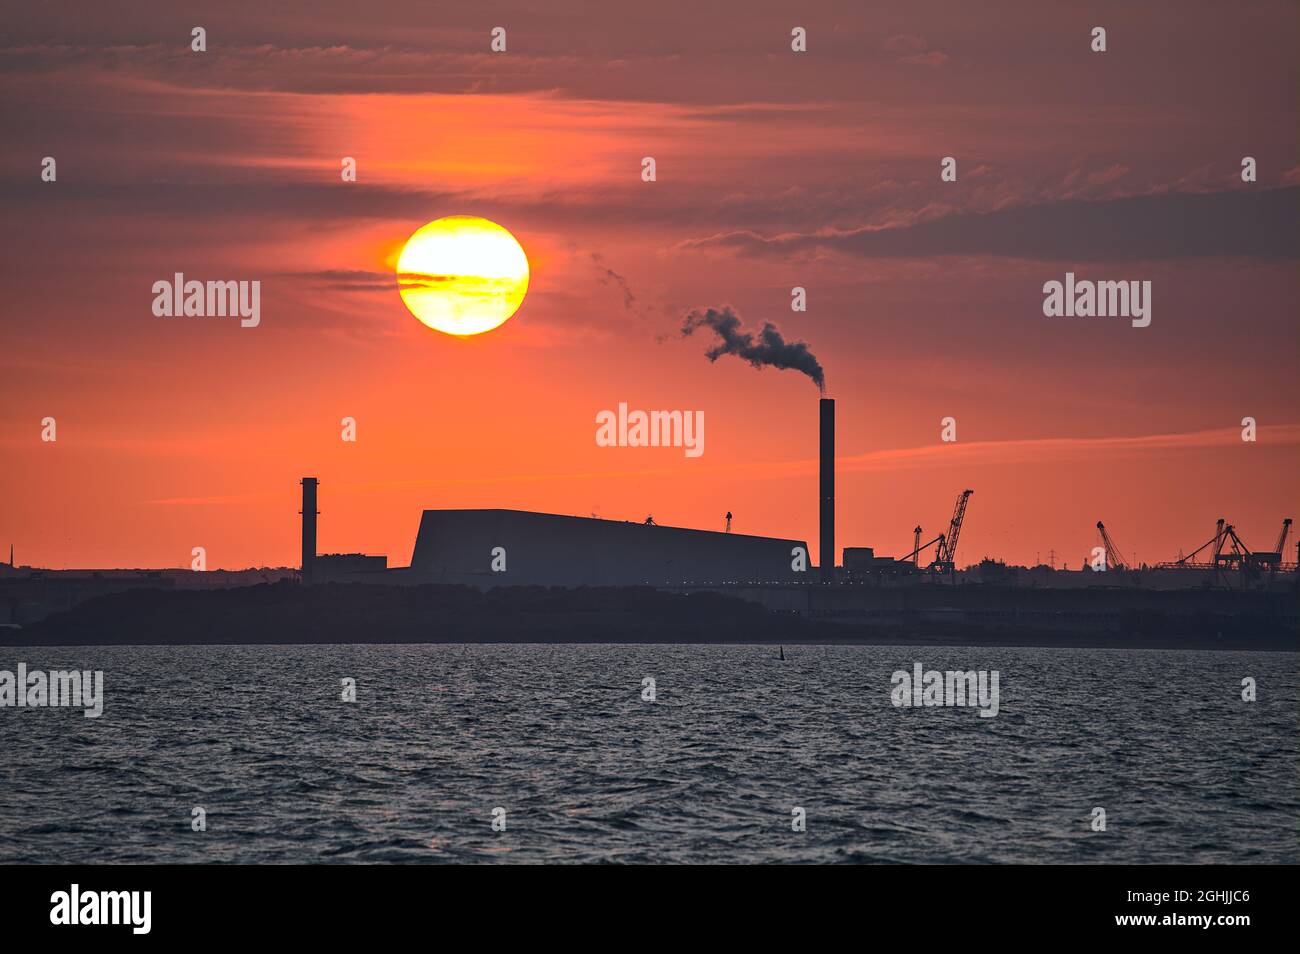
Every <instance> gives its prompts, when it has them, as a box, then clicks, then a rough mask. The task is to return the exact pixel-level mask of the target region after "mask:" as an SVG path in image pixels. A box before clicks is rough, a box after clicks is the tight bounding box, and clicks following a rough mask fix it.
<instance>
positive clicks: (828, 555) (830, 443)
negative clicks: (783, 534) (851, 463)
mask: <svg viewBox="0 0 1300 954" xmlns="http://www.w3.org/2000/svg"><path fill="white" fill-rule="evenodd" d="M821 425H822V426H821V491H820V493H819V495H818V499H819V500H820V502H821V549H822V552H821V572H822V582H823V583H834V582H835V401H834V400H833V399H831V398H822V402H821Z"/></svg>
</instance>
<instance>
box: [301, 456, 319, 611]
mask: <svg viewBox="0 0 1300 954" xmlns="http://www.w3.org/2000/svg"><path fill="white" fill-rule="evenodd" d="M319 483H320V481H319V480H317V479H316V478H315V477H304V478H303V479H302V510H300V511H299V513H301V514H302V582H303V585H304V586H310V585H311V575H312V570H313V569H315V565H316V516H317V515H318V514H319V513H320V511H319V510H317V509H316V485H317V484H319Z"/></svg>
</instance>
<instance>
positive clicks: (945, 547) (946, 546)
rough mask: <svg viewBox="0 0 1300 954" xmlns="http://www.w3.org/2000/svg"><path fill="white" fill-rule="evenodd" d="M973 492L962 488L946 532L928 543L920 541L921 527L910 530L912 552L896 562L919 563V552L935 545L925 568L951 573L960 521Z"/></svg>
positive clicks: (953, 568)
mask: <svg viewBox="0 0 1300 954" xmlns="http://www.w3.org/2000/svg"><path fill="white" fill-rule="evenodd" d="M973 493H975V491H973V490H963V491H962V492H961V494H960V495H958V497H957V504H956V506H955V507H953V511H952V520H951V521H949V523H948V531H947V533H941V534H939V535H938V536H937V537H935V538H934V539H933V540H931V541H929V542H928V543H924V544H923V543H921V528H920V527H916V528H915V529H914V530H913V531H912V535H913V540H914V541H915V542H914V543H913V546H912V552H911V553H909V554H908V555H907V556H905V557H900V558H899V560H898V561H897V562H899V563H909V562H910V563H911V564H912V565H913V566H918V567H919V566H920V565H921V554H922V553H923V552H924V551H926V550H928V549H930V547H933V546H936V545H937V549H936V550H935V556H934V560H933V562H931V563H930V564H929V565H928V566H927V567H926V569H927V570H929V571H930V572H931V573H953V572H954V571H955V570H956V566H955V564H954V562H953V561H954V557H955V556H956V553H957V538H958V537H959V536H960V535H961V525H962V521H963V520H964V519H966V502H967V501H968V500H969V499H970V495H971V494H973Z"/></svg>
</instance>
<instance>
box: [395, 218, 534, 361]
mask: <svg viewBox="0 0 1300 954" xmlns="http://www.w3.org/2000/svg"><path fill="white" fill-rule="evenodd" d="M397 288H398V291H399V292H400V293H401V295H402V301H403V302H404V303H405V304H406V307H407V308H409V309H410V311H411V314H413V315H415V317H416V318H419V319H420V321H421V322H423V323H424V324H426V325H428V326H429V327H430V328H433V329H434V330H436V331H442V332H445V333H446V334H449V335H460V336H469V335H481V334H482V333H483V332H485V331H491V330H492V329H493V328H497V327H499V326H500V325H502V324H504V323H505V322H506V320H507V319H509V318H510V316H511V315H513V314H514V313H515V312H516V311H517V310H518V309H519V306H520V304H521V303H522V302H523V300H524V295H525V294H526V293H527V291H528V256H526V255H525V254H524V249H523V246H521V245H520V244H519V241H518V240H517V239H516V238H515V237H514V236H513V235H511V234H510V233H509V232H508V231H507V230H506V229H503V228H502V227H501V226H499V225H497V224H496V223H495V222H491V221H489V220H487V219H483V218H479V217H478V216H476V215H449V216H446V217H445V218H441V219H435V220H434V221H432V222H430V223H429V224H428V225H426V226H424V227H422V228H420V229H418V230H417V231H416V232H415V234H414V235H412V236H411V237H410V238H409V239H407V240H406V245H405V247H403V249H402V254H401V255H399V256H398V258H397Z"/></svg>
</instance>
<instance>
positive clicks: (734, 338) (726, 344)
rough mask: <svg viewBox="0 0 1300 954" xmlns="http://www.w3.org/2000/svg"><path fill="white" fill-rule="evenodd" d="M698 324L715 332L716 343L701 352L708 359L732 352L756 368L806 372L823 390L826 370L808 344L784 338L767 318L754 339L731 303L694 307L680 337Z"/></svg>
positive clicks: (689, 333)
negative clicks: (727, 304) (741, 325)
mask: <svg viewBox="0 0 1300 954" xmlns="http://www.w3.org/2000/svg"><path fill="white" fill-rule="evenodd" d="M697 328H708V329H710V330H712V331H713V333H714V334H716V335H717V336H718V343H717V344H716V345H715V346H714V347H712V348H710V349H709V350H708V351H706V352H705V353H704V356H705V357H706V358H708V359H709V360H710V361H717V360H718V359H719V358H720V357H722V356H723V355H724V354H731V355H735V356H736V357H737V358H740V359H741V360H742V361H748V362H749V363H750V364H751V365H753V366H754V367H756V368H764V367H772V368H777V369H778V370H782V371H784V370H786V369H787V368H789V369H793V370H795V371H799V372H802V373H803V374H806V375H808V377H810V378H812V380H813V384H815V385H817V389H818V390H819V391H821V392H822V393H823V394H825V393H826V372H825V371H823V370H822V366H821V362H819V361H818V360H817V358H816V357H815V356H814V355H813V353H812V352H811V351H809V350H808V345H807V344H805V343H804V342H802V341H786V340H785V338H783V337H782V336H781V331H780V329H778V328H777V327H776V325H774V324H772V323H771V322H770V321H765V322H763V328H762V330H760V331H759V332H758V337H757V339H755V337H754V334H753V332H749V331H742V330H741V327H740V316H739V315H737V314H736V313H735V312H734V311H733V310H732V309H731V307H730V306H723V307H722V308H706V309H704V310H703V311H701V310H700V309H698V308H696V309H693V310H691V311H690V312H688V313H687V315H686V317H685V319H684V320H683V321H682V337H683V338H685V337H688V336H690V335H692V334H694V333H695V329H697Z"/></svg>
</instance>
